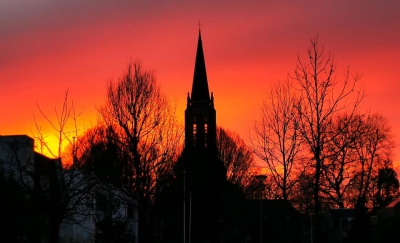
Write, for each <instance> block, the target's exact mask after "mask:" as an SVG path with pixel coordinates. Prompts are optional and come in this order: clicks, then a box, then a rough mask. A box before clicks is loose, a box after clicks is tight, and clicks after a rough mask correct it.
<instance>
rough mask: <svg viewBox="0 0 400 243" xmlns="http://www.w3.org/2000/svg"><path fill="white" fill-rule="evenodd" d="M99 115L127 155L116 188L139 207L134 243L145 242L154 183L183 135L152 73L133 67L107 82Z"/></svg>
mask: <svg viewBox="0 0 400 243" xmlns="http://www.w3.org/2000/svg"><path fill="white" fill-rule="evenodd" d="M100 113H101V115H102V118H103V120H104V122H105V124H106V125H107V126H108V127H110V128H112V129H113V132H114V134H116V136H115V137H114V138H113V139H114V142H115V144H117V146H119V147H120V148H122V149H123V150H124V151H125V152H126V153H127V155H128V156H127V161H126V165H125V166H126V170H125V174H123V175H122V177H124V180H125V182H126V183H125V185H124V186H123V187H121V189H122V190H123V192H124V193H125V194H126V195H128V196H130V197H131V198H133V199H135V200H137V202H138V217H139V219H138V220H139V224H138V228H139V229H138V230H139V233H138V237H139V242H147V241H148V240H147V237H149V228H148V220H147V217H148V215H147V214H148V210H149V209H150V205H151V203H152V199H153V195H154V193H155V192H156V190H157V189H159V186H160V183H157V182H159V179H160V177H162V176H163V174H164V173H166V170H167V168H168V169H169V168H172V162H173V161H175V159H176V156H177V154H178V153H177V152H178V151H179V150H180V145H181V137H182V132H181V129H180V127H177V126H176V124H178V123H177V121H176V116H175V111H174V109H172V108H171V106H170V105H169V104H168V101H167V99H166V97H165V96H164V95H163V94H162V93H161V91H160V88H159V87H158V86H157V84H156V78H155V75H154V73H153V72H152V71H146V70H144V69H143V67H142V64H141V63H140V62H133V63H129V64H128V67H127V69H126V71H125V72H124V73H123V75H122V76H121V77H120V78H119V79H118V80H117V81H112V80H110V81H109V83H108V86H107V100H106V104H105V105H104V106H102V107H101V108H100Z"/></svg>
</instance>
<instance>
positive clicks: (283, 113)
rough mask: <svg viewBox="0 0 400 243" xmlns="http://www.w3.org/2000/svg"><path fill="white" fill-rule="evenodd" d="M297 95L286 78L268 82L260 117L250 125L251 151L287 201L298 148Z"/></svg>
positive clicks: (293, 179)
mask: <svg viewBox="0 0 400 243" xmlns="http://www.w3.org/2000/svg"><path fill="white" fill-rule="evenodd" d="M297 103H298V98H297V97H296V96H295V93H294V91H293V88H292V84H291V83H290V82H289V81H286V82H278V83H276V84H273V85H271V90H270V93H269V99H268V101H264V104H263V106H262V108H261V118H260V121H257V122H256V123H255V124H254V128H253V133H254V136H253V137H251V139H250V141H251V144H252V147H253V149H254V153H255V155H256V156H257V157H259V158H260V159H261V160H263V161H265V162H266V164H267V166H268V169H269V171H270V176H271V177H272V179H273V181H274V183H275V184H276V185H277V186H278V188H279V190H280V194H281V198H282V199H284V200H288V197H289V194H290V190H291V189H292V187H293V185H294V183H295V178H294V176H293V175H294V173H292V172H293V168H294V164H295V160H296V158H297V157H298V154H299V151H300V136H299V135H300V134H299V131H298V122H299V121H298V115H297V110H296V104H297Z"/></svg>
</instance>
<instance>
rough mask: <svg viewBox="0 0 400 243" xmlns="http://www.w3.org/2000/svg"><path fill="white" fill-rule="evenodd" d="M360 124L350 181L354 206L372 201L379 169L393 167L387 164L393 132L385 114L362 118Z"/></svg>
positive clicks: (359, 120)
mask: <svg viewBox="0 0 400 243" xmlns="http://www.w3.org/2000/svg"><path fill="white" fill-rule="evenodd" d="M358 123H359V124H358V127H359V128H358V130H357V132H358V134H357V139H355V140H354V144H353V147H354V151H355V158H354V159H355V161H356V163H355V165H354V168H355V169H354V174H353V176H352V178H351V180H350V182H349V184H350V186H351V188H352V192H351V195H349V197H350V198H351V200H352V203H353V205H356V204H357V202H359V201H363V202H364V203H368V201H369V202H371V201H370V200H372V199H373V194H374V192H373V189H374V187H375V188H376V186H377V184H376V183H374V178H376V177H378V171H379V169H382V168H385V167H388V166H389V167H391V165H390V164H388V163H387V162H388V161H390V155H391V149H392V148H393V140H392V136H391V129H390V127H389V125H388V123H387V120H386V119H385V118H384V117H383V116H382V115H379V114H372V115H364V116H359V117H358ZM368 198H369V199H370V200H368Z"/></svg>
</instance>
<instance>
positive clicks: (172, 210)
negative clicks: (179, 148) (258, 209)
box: [154, 31, 241, 243]
mask: <svg viewBox="0 0 400 243" xmlns="http://www.w3.org/2000/svg"><path fill="white" fill-rule="evenodd" d="M216 130H217V123H216V111H215V108H214V97H213V93H211V95H210V91H209V87H208V80H207V72H206V65H205V59H204V52H203V45H202V39H201V33H200V31H199V37H198V44H197V53H196V61H195V67H194V77H193V83H192V91H191V93H188V97H187V106H186V110H185V144H184V150H183V152H182V154H181V156H180V159H179V160H178V162H177V164H176V166H175V168H174V174H175V180H174V181H173V182H172V185H170V186H169V187H168V188H166V189H165V190H164V191H163V193H162V194H161V195H160V196H158V199H159V200H158V202H159V203H158V205H157V207H158V215H157V216H156V217H155V220H154V224H155V232H154V235H155V238H156V239H155V240H156V242H182V240H183V239H186V241H187V242H189V239H190V242H192V243H197V242H210V243H212V242H220V239H221V231H223V228H224V224H223V219H222V218H223V215H229V213H227V212H224V211H223V210H221V208H223V207H224V206H225V208H230V207H229V206H227V205H224V206H223V204H224V203H223V201H224V199H223V198H225V196H224V195H225V194H227V193H228V194H229V193H231V192H233V191H235V189H234V188H233V185H231V184H229V183H228V182H227V180H226V169H225V167H224V164H223V163H222V161H221V160H219V159H218V158H217V147H216V137H217V135H216ZM239 194H240V193H239ZM239 194H238V196H239V197H240V196H241V195H239ZM231 196H233V195H231ZM233 197H234V196H233Z"/></svg>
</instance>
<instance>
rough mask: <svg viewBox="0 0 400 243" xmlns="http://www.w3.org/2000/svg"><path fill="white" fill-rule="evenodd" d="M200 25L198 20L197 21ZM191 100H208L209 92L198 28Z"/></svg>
mask: <svg viewBox="0 0 400 243" xmlns="http://www.w3.org/2000/svg"><path fill="white" fill-rule="evenodd" d="M199 27H200V22H199ZM191 99H192V101H209V100H210V92H209V90H208V81H207V72H206V63H205V61H204V53H203V44H202V41H201V33H200V29H199V40H198V43H197V53H196V63H195V66H194V77H193V84H192V97H191Z"/></svg>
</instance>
